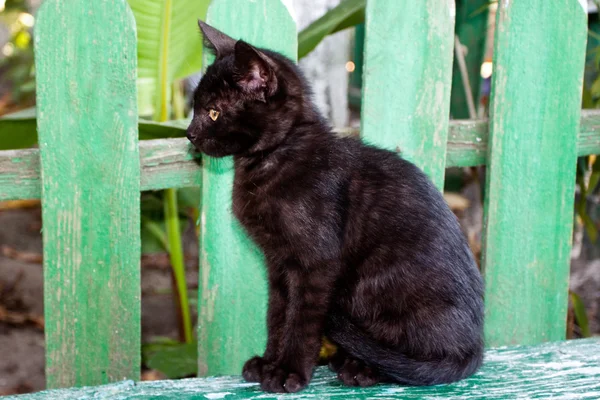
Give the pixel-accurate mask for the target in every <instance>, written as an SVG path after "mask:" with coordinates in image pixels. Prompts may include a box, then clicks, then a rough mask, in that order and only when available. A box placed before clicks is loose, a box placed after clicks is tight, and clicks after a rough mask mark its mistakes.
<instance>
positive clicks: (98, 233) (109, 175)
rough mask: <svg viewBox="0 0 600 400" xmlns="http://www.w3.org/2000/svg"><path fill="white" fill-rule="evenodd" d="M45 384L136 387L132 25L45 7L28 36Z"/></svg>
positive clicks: (80, 7)
mask: <svg viewBox="0 0 600 400" xmlns="http://www.w3.org/2000/svg"><path fill="white" fill-rule="evenodd" d="M35 33H36V34H35V52H36V58H35V61H36V75H37V105H38V131H39V144H40V155H41V167H42V168H41V173H42V182H43V185H42V216H43V222H44V228H43V238H44V239H43V241H44V307H45V310H44V314H45V318H46V326H45V333H46V379H47V383H48V386H49V387H62V386H74V385H75V386H80V385H95V384H100V383H106V382H112V381H118V380H122V379H124V378H131V379H139V369H140V336H141V331H140V167H139V153H138V139H137V137H138V132H137V126H138V125H137V99H136V37H135V22H134V20H133V16H132V14H131V11H130V10H129V7H128V6H127V3H126V2H125V1H124V0H96V1H93V2H90V1H87V0H47V1H45V2H44V4H43V5H42V8H41V9H40V11H39V12H38V18H37V22H36V30H35Z"/></svg>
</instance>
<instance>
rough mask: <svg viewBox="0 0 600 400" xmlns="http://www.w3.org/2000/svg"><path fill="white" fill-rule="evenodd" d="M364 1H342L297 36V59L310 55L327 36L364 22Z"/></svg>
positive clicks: (365, 2)
mask: <svg viewBox="0 0 600 400" xmlns="http://www.w3.org/2000/svg"><path fill="white" fill-rule="evenodd" d="M366 4H367V1H366V0H344V1H342V2H341V3H340V4H339V5H338V6H336V7H334V8H332V9H331V10H329V11H328V12H327V13H325V15H323V16H322V17H321V18H319V19H318V20H316V21H315V22H313V23H312V24H310V25H309V26H307V27H306V28H305V29H303V30H302V32H300V33H299V34H298V58H302V57H304V56H306V55H307V54H308V53H310V52H311V51H312V50H313V49H314V48H315V47H317V45H318V44H319V43H321V41H322V40H323V39H325V37H326V36H327V35H331V34H332V33H335V32H338V31H341V30H343V29H346V28H350V27H351V26H354V25H358V24H360V23H363V22H364V21H365V7H366Z"/></svg>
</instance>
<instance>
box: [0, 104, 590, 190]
mask: <svg viewBox="0 0 600 400" xmlns="http://www.w3.org/2000/svg"><path fill="white" fill-rule="evenodd" d="M449 128H450V129H449V132H448V144H447V148H446V167H471V166H476V165H485V164H486V158H487V141H488V122H487V121H485V120H469V121H450V127H449ZM177 129H181V132H182V134H183V132H184V128H177ZM344 134H350V135H354V134H357V131H355V130H353V129H351V130H349V131H345V132H344ZM590 154H600V111H598V110H582V112H581V128H580V131H579V135H578V136H577V155H578V156H587V155H590ZM140 164H141V167H142V176H141V190H160V189H167V188H170V187H177V188H183V187H190V186H200V185H201V182H202V169H201V158H200V155H199V154H198V153H196V151H195V150H194V149H193V147H192V146H191V145H190V143H189V141H188V140H187V139H180V138H177V139H157V140H144V141H141V142H140ZM40 185H41V184H40V163H39V151H38V150H37V149H27V150H7V151H0V201H3V200H18V199H39V198H40V196H41V186H40Z"/></svg>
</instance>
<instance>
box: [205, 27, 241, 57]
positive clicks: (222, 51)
mask: <svg viewBox="0 0 600 400" xmlns="http://www.w3.org/2000/svg"><path fill="white" fill-rule="evenodd" d="M198 26H199V27H200V30H201V31H202V37H203V38H204V44H205V46H206V47H207V48H208V49H209V50H212V52H213V53H214V54H215V56H216V57H217V59H218V58H221V57H223V56H225V55H227V54H231V52H233V47H234V46H235V42H236V41H235V39H232V38H230V37H229V36H227V35H226V34H224V33H223V32H221V31H220V30H218V29H216V28H213V27H212V26H210V25H208V24H207V23H206V22H204V21H202V20H198Z"/></svg>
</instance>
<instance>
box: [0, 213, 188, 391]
mask: <svg viewBox="0 0 600 400" xmlns="http://www.w3.org/2000/svg"><path fill="white" fill-rule="evenodd" d="M40 228H41V217H40V210H39V208H34V209H27V210H9V211H0V396H2V395H8V394H17V393H27V392H32V391H39V390H42V389H44V387H45V382H44V379H45V377H44V332H43V275H42V264H41V261H42V260H41V254H42V238H41V234H40ZM194 242H195V238H194V234H193V231H189V232H187V234H186V236H185V253H186V265H187V267H188V273H187V281H188V283H189V287H190V289H193V290H195V289H197V281H198V273H197V270H198V263H197V261H196V260H197V245H196V244H195V243H194ZM170 289H171V275H170V266H169V264H168V259H167V257H166V255H164V254H159V255H155V256H151V257H144V258H143V260H142V340H143V341H148V340H149V339H151V338H152V337H153V336H167V337H172V338H173V339H177V319H176V316H175V304H174V302H173V297H172V295H171V294H170V293H168V292H169V291H170ZM165 292H166V293H165Z"/></svg>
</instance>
